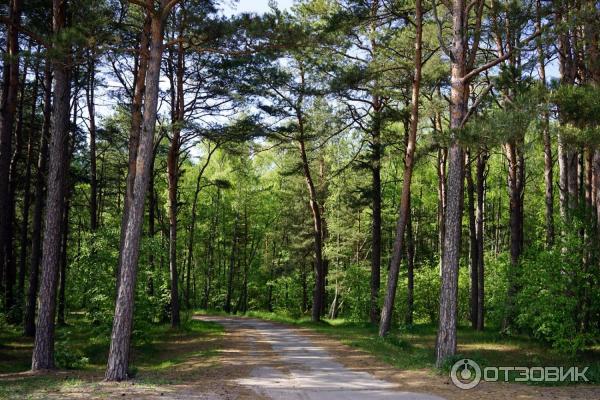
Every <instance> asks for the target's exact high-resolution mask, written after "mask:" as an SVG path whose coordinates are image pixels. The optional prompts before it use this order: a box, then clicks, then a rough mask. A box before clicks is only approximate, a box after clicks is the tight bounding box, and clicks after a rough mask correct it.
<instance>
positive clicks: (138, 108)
mask: <svg viewBox="0 0 600 400" xmlns="http://www.w3.org/2000/svg"><path fill="white" fill-rule="evenodd" d="M147 4H148V5H149V6H151V5H152V3H150V2H148V3H147ZM151 24H152V19H151V18H150V15H148V14H147V15H146V18H145V20H144V26H143V28H142V32H141V33H140V47H139V54H138V56H137V59H136V61H137V68H136V70H135V82H134V87H133V97H132V99H131V126H130V129H129V143H128V150H129V161H128V168H127V182H126V188H125V192H126V195H125V200H124V204H123V216H122V218H121V236H120V240H119V243H120V247H119V261H118V264H117V271H116V272H117V273H116V282H117V283H116V293H117V294H118V293H119V285H120V283H121V282H120V276H121V269H120V268H121V265H122V261H121V257H122V255H123V244H124V243H125V233H126V232H125V229H126V227H127V225H128V221H127V220H128V218H129V206H128V203H127V202H128V201H129V196H128V195H127V193H133V187H134V183H135V176H136V168H137V165H136V163H137V153H138V146H139V142H140V132H141V129H142V102H143V100H144V93H145V90H146V74H147V71H148V59H149V49H148V46H149V44H150V35H151ZM161 54H162V53H161Z"/></svg>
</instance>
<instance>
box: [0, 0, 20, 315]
mask: <svg viewBox="0 0 600 400" xmlns="http://www.w3.org/2000/svg"><path fill="white" fill-rule="evenodd" d="M7 18H8V20H9V22H10V23H9V24H8V26H7V31H6V47H7V51H6V59H5V60H7V61H5V62H4V64H3V67H4V68H3V71H2V72H3V76H2V82H3V83H2V98H1V99H0V278H4V277H5V278H6V281H5V282H4V291H5V292H4V309H5V310H9V309H10V308H11V307H12V306H13V305H14V296H13V290H14V288H13V280H14V279H12V278H11V275H10V274H11V273H10V271H8V270H7V268H8V265H7V264H8V261H9V260H8V259H7V253H8V252H9V251H10V250H11V249H10V248H9V247H10V246H12V232H11V230H12V218H11V216H10V210H11V208H12V207H11V202H12V200H11V199H10V193H11V190H10V166H11V158H12V155H13V154H12V153H13V150H12V135H13V125H14V121H15V112H16V107H17V95H18V91H19V37H18V27H19V24H20V21H21V0H10V1H9V7H8V17H7Z"/></svg>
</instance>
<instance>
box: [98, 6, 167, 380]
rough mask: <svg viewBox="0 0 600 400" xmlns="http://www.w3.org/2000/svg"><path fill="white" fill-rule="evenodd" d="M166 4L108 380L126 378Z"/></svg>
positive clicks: (158, 22)
mask: <svg viewBox="0 0 600 400" xmlns="http://www.w3.org/2000/svg"><path fill="white" fill-rule="evenodd" d="M165 5H166V0H162V1H161V10H159V12H153V13H151V14H152V17H151V20H152V23H151V30H150V32H151V39H150V53H149V57H148V69H147V73H146V80H145V84H146V85H145V88H144V114H143V118H142V130H141V133H140V137H139V144H138V146H136V150H137V151H136V152H135V158H134V160H132V161H134V162H133V163H130V171H129V175H130V176H133V179H132V182H131V183H132V185H131V184H128V185H127V201H126V205H127V207H126V211H124V213H127V217H126V218H124V221H123V222H124V223H125V226H124V228H123V229H122V231H124V235H123V242H122V245H121V255H120V257H119V262H120V266H119V268H118V271H119V272H120V275H119V282H120V284H119V288H118V293H117V301H116V306H115V317H114V321H113V329H112V334H111V343H110V350H109V354H108V363H107V364H108V365H107V369H106V375H105V377H106V380H108V381H121V380H123V379H126V378H127V368H128V364H129V350H130V342H131V330H132V325H133V301H134V292H135V281H136V277H137V263H138V257H139V245H140V235H141V231H142V222H143V215H144V202H145V197H146V190H147V189H148V180H149V178H150V165H151V163H152V156H153V140H154V128H155V125H156V114H157V106H158V90H159V87H158V86H159V78H160V66H161V60H162V52H163V21H164V19H166V15H165V13H168V10H165V9H164V7H165ZM148 6H149V7H152V6H153V2H151V1H148ZM132 164H133V166H134V170H133V171H132V170H131V168H132ZM128 180H129V178H128Z"/></svg>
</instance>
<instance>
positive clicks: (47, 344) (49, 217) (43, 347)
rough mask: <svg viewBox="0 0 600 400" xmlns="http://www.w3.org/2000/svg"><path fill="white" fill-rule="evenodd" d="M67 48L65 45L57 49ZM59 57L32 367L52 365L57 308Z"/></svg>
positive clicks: (65, 107)
mask: <svg viewBox="0 0 600 400" xmlns="http://www.w3.org/2000/svg"><path fill="white" fill-rule="evenodd" d="M65 3H66V2H65V1H63V0H53V3H52V4H53V6H52V12H53V31H54V34H55V35H57V36H58V35H60V34H61V32H62V31H63V29H64V27H65V7H66V4H65ZM60 50H62V51H63V52H67V51H68V49H65V48H63V49H60ZM62 57H64V58H63V59H62V60H60V59H56V60H53V63H52V66H53V69H54V104H53V110H52V129H51V135H50V145H49V160H48V188H47V191H46V208H47V212H46V215H45V218H44V236H43V238H44V239H43V240H44V241H43V255H42V270H41V286H40V293H39V301H38V309H39V312H38V317H37V324H36V334H35V344H34V348H33V356H32V361H31V369H32V370H34V371H35V370H42V369H51V368H54V318H55V311H56V284H57V278H58V268H59V265H58V263H59V260H60V247H61V246H60V245H61V238H62V225H63V224H62V222H63V221H62V219H63V211H64V200H65V199H64V192H65V184H66V176H67V163H66V158H67V151H66V146H67V143H68V129H69V116H70V113H69V109H70V104H69V103H70V102H69V100H70V99H69V98H70V88H69V73H68V70H67V65H68V62H65V59H67V58H68V56H67V54H63V56H62Z"/></svg>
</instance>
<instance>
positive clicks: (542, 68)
mask: <svg viewBox="0 0 600 400" xmlns="http://www.w3.org/2000/svg"><path fill="white" fill-rule="evenodd" d="M536 29H537V30H541V29H542V16H541V0H536ZM537 52H538V63H539V72H540V80H541V81H542V84H543V85H544V87H546V57H545V54H544V46H543V43H542V39H541V38H539V39H537ZM542 141H543V143H544V185H545V203H546V245H547V246H548V247H549V246H551V245H552V244H553V243H554V193H553V191H554V188H553V185H554V182H553V180H554V177H553V173H552V164H553V160H552V140H551V138H550V113H549V112H548V110H546V109H544V111H543V112H542Z"/></svg>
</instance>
